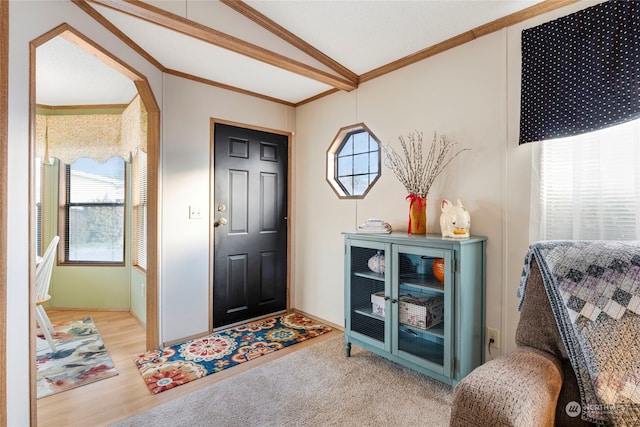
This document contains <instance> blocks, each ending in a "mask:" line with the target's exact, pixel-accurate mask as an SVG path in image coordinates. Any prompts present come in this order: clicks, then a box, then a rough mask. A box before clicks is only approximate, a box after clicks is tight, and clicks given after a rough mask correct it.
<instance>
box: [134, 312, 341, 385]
mask: <svg viewBox="0 0 640 427" xmlns="http://www.w3.org/2000/svg"><path fill="white" fill-rule="evenodd" d="M329 331H331V328H330V327H328V326H325V325H323V324H320V323H317V322H315V321H313V320H311V319H308V318H306V317H304V316H302V315H300V314H297V313H291V314H285V315H283V316H280V317H271V318H267V319H262V320H260V321H257V322H252V323H248V324H245V325H241V326H238V327H235V328H232V329H228V330H225V331H222V332H218V333H214V334H211V335H207V336H205V337H202V338H198V339H194V340H189V341H186V342H184V343H182V344H176V345H173V346H170V347H166V348H164V349H162V350H152V351H148V352H146V353H144V354H141V355H140V356H138V357H137V358H136V359H135V364H136V366H137V367H138V370H139V371H140V374H141V375H142V378H143V379H144V382H145V383H146V384H147V387H149V391H150V392H151V393H152V394H156V393H160V392H162V391H165V390H169V389H171V388H174V387H177V386H180V385H183V384H186V383H188V382H191V381H194V380H197V379H198V378H202V377H204V376H207V375H210V374H213V373H216V372H220V371H222V370H223V369H227V368H230V367H232V366H236V365H238V364H240V363H244V362H248V361H250V360H252V359H255V358H257V357H260V356H263V355H265V354H269V353H273V352H274V351H277V350H280V349H282V348H285V347H288V346H291V345H293V344H296V343H299V342H302V341H306V340H308V339H311V338H314V337H317V336H319V335H322V334H324V333H327V332H329Z"/></svg>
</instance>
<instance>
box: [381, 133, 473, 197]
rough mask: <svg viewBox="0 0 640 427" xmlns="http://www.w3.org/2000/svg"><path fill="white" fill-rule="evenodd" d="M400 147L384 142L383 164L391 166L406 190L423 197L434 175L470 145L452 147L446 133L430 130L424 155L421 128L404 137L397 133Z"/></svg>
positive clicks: (453, 143) (454, 143) (431, 183)
mask: <svg viewBox="0 0 640 427" xmlns="http://www.w3.org/2000/svg"><path fill="white" fill-rule="evenodd" d="M398 139H399V140H400V147H401V148H402V154H400V153H398V152H397V151H396V150H395V149H394V148H393V147H391V146H386V147H385V146H383V147H382V149H383V151H384V155H385V159H384V164H385V166H386V167H388V168H389V169H391V171H392V172H393V173H394V175H395V176H396V178H398V180H399V181H400V183H401V184H402V185H403V186H404V187H405V189H406V190H407V192H409V194H415V195H417V196H420V197H423V198H426V197H427V194H429V190H430V189H431V186H432V185H433V183H434V181H435V179H436V178H437V177H438V176H439V175H440V174H441V173H442V172H443V171H444V170H445V168H446V167H447V166H448V165H449V163H451V161H452V160H453V159H455V158H456V157H458V156H459V155H460V154H461V153H463V152H464V151H470V150H471V149H470V148H463V149H461V150H458V151H455V152H454V153H453V154H451V153H452V151H453V150H454V147H455V145H456V142H455V141H454V140H452V139H451V138H449V137H448V136H447V135H444V134H443V135H440V138H438V135H437V133H436V132H434V133H433V142H432V143H431V145H430V146H429V150H428V153H427V158H426V159H424V158H423V151H422V149H423V145H424V144H423V137H422V132H418V131H415V133H414V132H411V133H409V135H407V138H406V140H405V138H404V137H403V136H402V135H400V137H399V138H398Z"/></svg>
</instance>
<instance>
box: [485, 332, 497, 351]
mask: <svg viewBox="0 0 640 427" xmlns="http://www.w3.org/2000/svg"><path fill="white" fill-rule="evenodd" d="M486 336H487V344H489V343H491V346H492V347H494V348H500V331H499V330H497V329H493V328H487V335H486ZM491 340H493V342H491Z"/></svg>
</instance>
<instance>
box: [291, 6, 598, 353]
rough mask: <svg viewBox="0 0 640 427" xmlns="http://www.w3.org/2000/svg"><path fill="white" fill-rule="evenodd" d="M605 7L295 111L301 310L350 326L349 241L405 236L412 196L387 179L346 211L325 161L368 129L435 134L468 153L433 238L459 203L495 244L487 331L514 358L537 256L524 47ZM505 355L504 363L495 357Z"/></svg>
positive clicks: (443, 185) (465, 48) (441, 193)
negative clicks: (352, 130) (524, 110)
mask: <svg viewBox="0 0 640 427" xmlns="http://www.w3.org/2000/svg"><path fill="white" fill-rule="evenodd" d="M594 3H596V2H581V3H580V4H574V5H571V6H569V7H565V8H563V9H560V10H556V11H554V12H552V13H549V14H546V15H544V16H540V17H537V18H535V19H533V20H529V21H527V22H524V23H522V24H519V25H517V26H513V27H511V28H508V29H504V30H501V31H499V32H496V33H492V34H489V35H487V36H484V37H481V38H479V39H476V40H474V41H472V42H469V43H467V44H465V45H462V46H459V47H457V48H454V49H451V50H449V51H446V52H444V53H441V54H439V55H436V56H434V57H431V58H428V59H426V60H424V61H421V62H419V63H416V64H413V65H411V66H408V67H405V68H403V69H400V70H398V71H396V72H393V73H391V74H388V75H385V76H383V77H380V78H378V79H375V80H372V81H370V82H367V83H365V84H362V85H361V86H360V87H359V88H358V89H357V90H354V91H353V92H351V93H338V94H335V95H331V96H329V97H325V98H322V99H320V100H318V101H315V102H313V103H310V104H306V105H303V106H301V107H299V108H298V109H297V118H296V128H297V129H296V131H297V144H296V152H295V162H296V164H298V165H304V168H302V167H301V168H300V170H299V172H298V174H297V176H296V186H295V224H296V227H295V236H296V239H295V248H294V256H295V263H294V264H295V275H294V281H293V282H294V284H295V286H296V294H295V303H294V306H295V307H296V308H298V309H300V310H303V311H305V312H307V313H311V314H314V315H316V316H318V317H320V318H323V319H326V320H328V321H331V322H334V323H338V324H344V323H343V322H344V320H343V319H344V314H343V263H344V261H343V251H342V244H343V240H342V236H341V232H343V231H348V230H353V229H354V228H355V227H356V226H357V225H358V224H359V223H362V222H363V221H364V220H365V219H367V218H371V217H376V218H383V219H385V220H386V221H388V222H389V223H391V225H392V227H393V228H394V230H406V227H407V216H408V202H406V201H405V200H404V198H405V196H406V190H405V189H404V188H403V187H402V186H401V184H400V183H399V182H398V180H397V179H396V178H395V176H394V175H393V173H392V172H391V171H390V170H389V169H388V168H383V173H382V177H381V179H380V180H379V181H378V183H377V184H376V185H375V186H374V188H373V189H372V190H371V191H370V192H369V194H368V195H367V197H366V198H365V199H364V200H361V201H353V200H339V199H338V198H337V196H336V195H335V193H334V192H333V191H332V190H331V188H330V187H329V184H328V183H327V182H326V180H325V163H326V150H327V148H328V147H329V145H330V144H331V141H332V140H333V138H334V136H335V134H336V133H337V132H338V130H339V129H340V128H341V127H343V126H346V125H350V124H354V123H358V122H364V123H365V124H366V125H367V126H368V127H369V128H370V129H371V131H372V132H373V133H374V134H376V135H377V136H378V138H379V139H380V140H381V141H382V142H383V144H389V143H391V144H393V145H394V146H396V147H397V146H398V136H399V135H407V134H408V133H409V132H411V131H413V130H416V129H417V130H421V131H424V134H425V137H426V138H430V137H431V135H432V133H433V132H434V131H438V132H441V133H446V134H447V135H449V136H451V137H453V138H454V139H455V140H456V141H458V143H459V144H460V147H470V148H471V149H472V151H471V152H467V153H464V154H462V155H461V156H460V157H458V158H457V159H456V160H454V162H453V163H451V164H450V166H449V168H448V169H447V170H446V171H445V172H444V174H443V175H442V176H441V177H440V178H439V179H438V181H437V182H436V185H435V187H434V188H432V190H431V192H430V194H429V196H428V210H427V223H428V224H427V231H428V232H429V233H439V232H440V227H439V216H440V212H439V203H440V200H441V199H443V198H447V199H456V198H460V199H461V200H462V201H463V202H464V203H465V205H466V207H467V208H468V209H469V211H470V213H471V219H472V227H471V231H472V234H477V235H485V236H487V237H488V243H487V274H486V279H487V287H486V296H487V303H486V325H487V326H489V327H492V328H497V329H499V330H501V331H502V342H503V344H502V349H500V350H501V352H505V351H508V350H510V349H512V348H513V347H515V342H514V340H515V327H516V325H517V322H518V319H519V314H518V311H517V308H516V307H517V303H518V300H517V298H516V289H517V286H518V282H519V278H520V273H521V272H522V263H523V259H524V255H525V253H526V251H527V247H528V244H529V242H528V224H529V202H530V193H531V191H530V173H531V172H530V171H531V145H525V146H518V143H517V139H518V117H519V110H520V105H519V104H520V71H521V68H520V61H521V54H520V36H521V31H522V29H523V28H527V27H532V26H535V25H538V24H540V23H542V22H546V21H549V20H551V19H554V18H556V17H559V16H563V15H566V14H569V13H571V12H573V11H576V10H578V9H580V8H584V7H587V6H590V5H593V4H594ZM493 354H494V355H495V354H496V353H495V352H494V353H493Z"/></svg>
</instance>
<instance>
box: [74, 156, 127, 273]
mask: <svg viewBox="0 0 640 427" xmlns="http://www.w3.org/2000/svg"><path fill="white" fill-rule="evenodd" d="M124 202H125V166H124V160H123V159H122V158H120V157H112V158H110V159H109V160H107V161H106V162H104V163H98V162H96V161H95V160H92V159H88V158H80V159H78V160H76V161H75V162H73V163H72V164H71V165H67V167H66V205H65V214H66V217H65V261H67V262H98V263H122V262H123V260H124Z"/></svg>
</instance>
